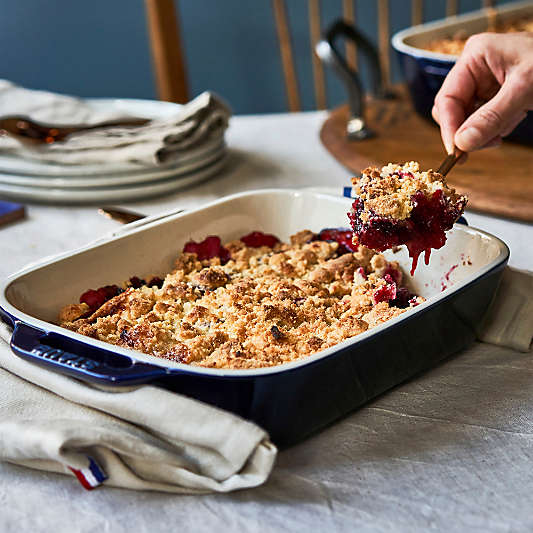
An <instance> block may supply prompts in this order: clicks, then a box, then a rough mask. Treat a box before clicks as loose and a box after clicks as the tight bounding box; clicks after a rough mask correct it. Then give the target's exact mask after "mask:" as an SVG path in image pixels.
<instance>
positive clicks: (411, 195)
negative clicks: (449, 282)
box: [348, 161, 467, 275]
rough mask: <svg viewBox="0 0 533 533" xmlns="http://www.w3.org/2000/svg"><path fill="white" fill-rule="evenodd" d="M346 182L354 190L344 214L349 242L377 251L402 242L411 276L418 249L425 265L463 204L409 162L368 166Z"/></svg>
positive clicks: (440, 179) (438, 178)
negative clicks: (350, 234)
mask: <svg viewBox="0 0 533 533" xmlns="http://www.w3.org/2000/svg"><path fill="white" fill-rule="evenodd" d="M352 183H353V185H354V188H355V192H356V194H357V197H356V198H355V200H354V202H353V204H352V210H351V212H350V213H348V218H349V219H350V222H351V224H352V229H353V242H354V243H358V244H362V245H364V246H367V247H368V248H371V249H373V250H377V251H380V252H382V251H384V250H387V249H390V248H394V247H395V246H399V245H402V244H405V245H406V246H407V249H408V250H409V255H410V257H412V259H413V263H412V267H411V275H413V274H414V271H415V269H416V265H417V261H418V257H419V255H420V254H421V253H422V252H424V256H425V262H426V264H428V263H429V257H430V253H431V249H439V248H441V247H442V246H444V244H445V242H446V231H448V230H449V229H451V228H452V227H453V224H454V223H455V221H456V220H457V219H458V218H459V217H460V216H461V214H462V213H463V211H464V209H465V206H466V203H467V198H466V197H465V196H461V195H459V194H457V193H456V192H455V189H453V188H451V187H448V184H447V183H446V178H445V177H444V176H443V175H441V174H439V173H438V172H435V171H433V170H428V171H423V172H422V171H421V170H420V165H419V164H418V163H416V162H415V161H410V162H408V163H405V164H403V165H399V164H395V163H389V164H388V165H386V166H384V167H383V168H382V169H381V170H380V169H378V168H376V167H369V168H367V169H365V170H363V172H362V177H361V178H353V179H352Z"/></svg>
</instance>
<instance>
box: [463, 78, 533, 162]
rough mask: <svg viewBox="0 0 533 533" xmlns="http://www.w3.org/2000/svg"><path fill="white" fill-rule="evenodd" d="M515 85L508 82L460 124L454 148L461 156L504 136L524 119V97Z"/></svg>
mask: <svg viewBox="0 0 533 533" xmlns="http://www.w3.org/2000/svg"><path fill="white" fill-rule="evenodd" d="M517 85H518V84H517V83H515V82H514V80H513V79H512V78H508V79H507V80H506V81H505V82H504V84H503V85H502V87H501V88H500V90H499V91H498V92H497V93H496V95H495V96H494V97H493V98H492V99H491V100H489V101H488V102H487V103H485V104H484V105H482V106H481V107H480V108H479V109H477V110H476V111H475V112H474V113H472V115H470V117H468V119H467V120H465V122H463V124H462V125H461V127H460V128H459V129H458V130H457V132H456V134H455V145H456V146H457V148H459V149H460V150H463V151H464V152H472V151H473V150H479V149H480V148H483V147H484V146H485V145H486V144H487V143H488V142H489V141H491V140H492V139H493V138H494V137H499V136H503V135H505V134H507V133H508V131H507V130H509V128H511V129H512V127H513V126H514V125H516V123H517V117H522V118H523V117H524V116H525V108H524V102H523V98H521V96H523V94H522V95H521V94H520V92H519V90H518V87H517ZM520 120H521V118H520ZM520 120H518V122H519V121H520Z"/></svg>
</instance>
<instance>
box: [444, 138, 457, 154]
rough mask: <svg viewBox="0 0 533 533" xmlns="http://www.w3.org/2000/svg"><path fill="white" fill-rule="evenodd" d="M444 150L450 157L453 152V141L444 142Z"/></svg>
mask: <svg viewBox="0 0 533 533" xmlns="http://www.w3.org/2000/svg"><path fill="white" fill-rule="evenodd" d="M444 148H445V149H446V153H447V154H448V155H451V154H453V152H454V150H455V145H454V144H453V141H446V142H445V143H444Z"/></svg>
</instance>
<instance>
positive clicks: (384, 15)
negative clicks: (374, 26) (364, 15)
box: [378, 0, 391, 89]
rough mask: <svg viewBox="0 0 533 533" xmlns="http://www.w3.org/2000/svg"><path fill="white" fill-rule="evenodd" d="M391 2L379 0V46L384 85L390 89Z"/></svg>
mask: <svg viewBox="0 0 533 533" xmlns="http://www.w3.org/2000/svg"><path fill="white" fill-rule="evenodd" d="M389 43H390V36H389V1H388V0H378V46H379V59H380V63H381V74H382V76H383V85H384V87H385V88H386V89H388V88H389V87H390V80H391V78H390V50H389V46H390V45H389Z"/></svg>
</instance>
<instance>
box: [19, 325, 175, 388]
mask: <svg viewBox="0 0 533 533" xmlns="http://www.w3.org/2000/svg"><path fill="white" fill-rule="evenodd" d="M10 344H11V349H12V350H13V352H14V353H15V354H16V355H18V356H19V357H22V358H24V359H26V360H29V361H31V362H33V363H37V364H39V365H41V366H44V367H47V368H49V369H50V370H54V371H56V372H59V373H61V374H66V375H69V376H73V377H76V378H78V379H81V380H84V381H90V382H97V383H104V384H108V385H133V384H138V383H147V382H149V381H152V380H154V379H156V378H158V377H162V376H164V375H166V374H167V371H166V369H165V368H163V367H160V366H157V365H152V364H149V363H142V362H137V361H135V360H133V359H131V358H129V357H127V356H124V355H121V354H117V353H114V352H112V351H109V350H103V349H101V348H96V347H94V346H90V345H86V344H83V343H81V342H79V341H75V340H73V339H70V338H66V337H62V336H61V335H58V334H53V333H49V332H46V331H43V330H41V329H38V328H36V327H34V326H30V325H29V324H25V323H24V322H20V321H17V322H15V325H14V330H13V336H12V337H11V343H10ZM67 345H68V346H67ZM63 346H66V347H63Z"/></svg>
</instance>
